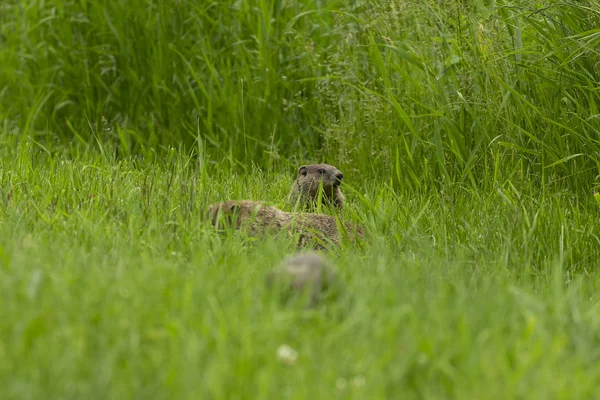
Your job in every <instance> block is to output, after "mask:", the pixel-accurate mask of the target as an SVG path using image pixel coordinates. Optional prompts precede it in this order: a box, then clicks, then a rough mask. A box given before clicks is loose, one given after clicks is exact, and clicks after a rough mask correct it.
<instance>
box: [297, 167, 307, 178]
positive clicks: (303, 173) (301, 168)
mask: <svg viewBox="0 0 600 400" xmlns="http://www.w3.org/2000/svg"><path fill="white" fill-rule="evenodd" d="M298 173H299V174H301V175H304V176H306V174H307V173H308V168H306V165H303V166H301V167H300V169H299V170H298Z"/></svg>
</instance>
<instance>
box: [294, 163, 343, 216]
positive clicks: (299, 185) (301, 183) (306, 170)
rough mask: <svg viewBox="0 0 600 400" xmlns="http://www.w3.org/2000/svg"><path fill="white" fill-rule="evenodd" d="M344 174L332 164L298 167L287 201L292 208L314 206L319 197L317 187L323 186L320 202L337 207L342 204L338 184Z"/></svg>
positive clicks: (341, 195) (340, 206)
mask: <svg viewBox="0 0 600 400" xmlns="http://www.w3.org/2000/svg"><path fill="white" fill-rule="evenodd" d="M343 178H344V175H343V174H342V173H341V172H340V170H338V169H337V168H336V167H334V166H333V165H327V164H310V165H303V166H301V167H300V168H299V169H298V176H297V177H296V180H295V181H294V184H293V185H292V190H291V191H290V194H289V201H290V204H291V206H292V208H294V207H296V205H297V204H298V205H299V206H300V207H301V208H307V207H310V206H315V205H316V203H317V200H318V198H319V187H321V185H322V187H323V194H322V200H323V201H322V202H323V203H325V204H333V205H334V206H336V207H337V208H340V209H341V208H342V207H343V205H344V195H343V194H342V191H341V190H340V184H341V183H342V179H343Z"/></svg>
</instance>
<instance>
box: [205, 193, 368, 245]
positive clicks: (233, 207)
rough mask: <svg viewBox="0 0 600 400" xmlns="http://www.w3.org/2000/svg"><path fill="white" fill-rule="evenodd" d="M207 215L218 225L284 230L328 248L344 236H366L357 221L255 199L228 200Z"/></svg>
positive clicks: (256, 232)
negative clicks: (291, 209)
mask: <svg viewBox="0 0 600 400" xmlns="http://www.w3.org/2000/svg"><path fill="white" fill-rule="evenodd" d="M207 217H208V219H209V220H210V222H211V224H212V225H213V226H216V227H218V228H227V227H231V228H235V229H245V230H246V231H247V233H248V234H249V235H250V236H262V235H264V233H266V232H272V233H278V232H282V231H283V232H284V233H285V234H288V235H297V240H298V243H297V245H298V247H314V248H320V249H325V248H327V247H328V244H334V245H339V244H340V241H341V240H342V239H343V237H344V236H346V235H347V236H348V238H349V239H350V240H351V241H355V240H356V239H358V238H360V239H362V238H363V237H364V236H363V235H364V234H363V230H362V228H361V227H360V226H359V225H357V224H350V223H341V224H339V225H340V227H341V228H342V229H343V231H344V232H340V231H339V229H338V222H337V220H336V218H335V217H332V216H330V215H325V214H313V213H304V212H285V211H282V210H280V209H279V208H277V207H273V206H269V205H266V204H263V203H261V202H257V201H251V200H237V201H236V200H228V201H223V202H220V203H216V204H212V205H210V206H209V207H208V213H207Z"/></svg>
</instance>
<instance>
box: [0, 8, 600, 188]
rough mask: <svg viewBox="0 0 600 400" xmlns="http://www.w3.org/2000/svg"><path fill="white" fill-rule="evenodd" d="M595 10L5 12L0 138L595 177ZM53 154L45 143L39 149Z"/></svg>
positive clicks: (377, 171)
mask: <svg viewBox="0 0 600 400" xmlns="http://www.w3.org/2000/svg"><path fill="white" fill-rule="evenodd" d="M599 10H600V9H599V7H598V3H597V1H583V2H577V3H563V2H554V1H551V2H545V3H544V4H541V3H540V4H534V3H531V2H528V1H527V2H525V1H487V2H483V1H469V2H445V3H439V2H416V1H415V2H395V1H389V0H378V1H373V2H353V1H333V2H327V3H325V2H321V1H316V0H312V1H305V2H297V1H285V2H280V1H277V2H275V1H269V0H261V1H240V2H229V1H222V2H220V1H219V2H188V1H180V0H169V1H149V0H134V1H110V2H109V1H106V2H96V1H94V2H88V1H72V0H61V1H56V2H45V1H27V2H25V1H16V0H11V1H9V2H5V3H4V4H3V5H2V17H0V18H2V41H3V46H2V47H1V48H0V57H1V60H2V72H3V73H2V74H1V75H0V86H1V87H2V88H3V90H2V91H0V107H1V108H0V114H1V115H2V119H3V121H4V128H3V129H4V131H5V133H11V132H12V133H13V134H17V135H29V136H32V137H35V138H37V139H38V140H42V141H44V142H45V143H47V142H49V141H50V142H51V141H52V140H54V139H60V140H61V141H66V142H71V141H80V142H84V143H90V144H91V143H95V142H96V141H101V142H107V141H111V142H114V143H116V144H117V145H118V146H119V151H120V153H121V154H125V155H127V154H135V153H137V154H140V153H143V152H144V151H145V150H144V149H148V147H150V148H155V149H156V148H157V146H163V147H168V146H170V145H176V146H178V145H179V144H184V145H186V146H190V145H192V144H194V143H196V144H200V145H201V146H202V151H203V152H205V154H207V155H208V157H210V158H211V159H214V160H228V163H229V164H230V165H231V166H234V167H235V168H241V169H246V167H247V165H248V163H249V162H252V163H256V164H258V165H260V166H263V167H267V168H269V167H277V166H280V165H281V163H282V162H283V163H284V165H285V164H286V163H285V162H286V160H292V161H293V163H297V162H299V160H305V159H311V160H317V159H325V160H328V161H329V162H331V163H335V164H337V165H338V166H339V167H340V168H342V169H344V170H346V171H348V172H352V173H355V174H358V173H359V172H360V173H363V174H371V175H373V176H379V177H381V176H389V177H392V179H393V180H394V181H395V182H396V183H398V184H401V185H402V186H404V187H407V188H409V189H411V190H421V189H423V186H424V185H428V186H431V185H434V186H436V187H438V186H439V184H441V183H458V184H461V185H466V186H468V187H484V188H486V189H489V188H491V187H493V186H494V185H495V184H498V183H500V182H504V181H506V180H511V181H514V182H517V183H518V181H521V180H523V179H526V177H533V179H534V183H535V184H536V185H539V186H542V187H544V188H547V187H551V188H553V190H562V189H567V190H575V191H576V193H585V194H589V193H590V191H591V190H592V188H593V187H594V185H597V184H598V180H597V176H598V172H599V171H598V160H599V159H598V157H599V154H600V151H599V141H598V132H599V131H600V129H599V128H600V122H599V120H598V86H599V81H600V78H599V76H598V70H597V68H596V65H597V63H598V53H597V50H596V49H597V45H598V37H599V36H598V33H599V32H598V26H599V23H600V11H599ZM46 145H47V144H46Z"/></svg>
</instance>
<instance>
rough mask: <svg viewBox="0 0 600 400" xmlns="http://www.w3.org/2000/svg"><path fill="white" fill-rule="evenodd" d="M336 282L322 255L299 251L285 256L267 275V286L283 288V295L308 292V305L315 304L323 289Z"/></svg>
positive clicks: (330, 286) (331, 269)
mask: <svg viewBox="0 0 600 400" xmlns="http://www.w3.org/2000/svg"><path fill="white" fill-rule="evenodd" d="M336 283H337V276H336V273H335V270H334V269H333V267H332V266H331V265H330V264H329V263H328V262H327V259H326V258H325V257H323V256H322V255H320V254H318V253H314V252H307V253H299V254H295V255H292V256H289V257H287V258H285V259H284V260H283V261H281V263H279V265H278V266H277V267H275V268H274V269H273V270H272V271H271V272H270V273H269V275H268V276H267V287H268V288H279V289H283V291H282V294H283V295H284V296H287V297H288V298H289V297H292V296H294V295H296V294H303V293H306V292H308V293H307V294H308V295H309V296H308V300H309V305H311V306H314V305H316V304H317V303H318V302H319V300H320V299H321V297H322V294H323V292H324V291H326V290H328V289H331V288H332V287H333V286H334V285H336Z"/></svg>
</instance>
